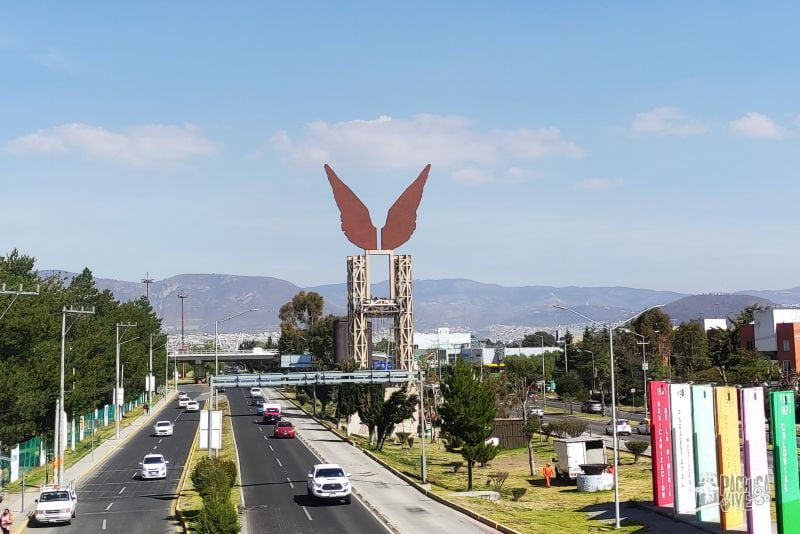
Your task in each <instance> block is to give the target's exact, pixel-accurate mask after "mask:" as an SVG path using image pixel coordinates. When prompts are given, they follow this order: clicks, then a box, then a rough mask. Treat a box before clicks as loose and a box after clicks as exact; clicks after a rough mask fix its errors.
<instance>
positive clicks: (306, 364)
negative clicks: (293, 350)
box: [281, 354, 311, 369]
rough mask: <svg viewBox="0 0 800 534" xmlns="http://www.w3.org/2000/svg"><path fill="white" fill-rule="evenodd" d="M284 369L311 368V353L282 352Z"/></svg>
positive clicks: (282, 366)
mask: <svg viewBox="0 0 800 534" xmlns="http://www.w3.org/2000/svg"><path fill="white" fill-rule="evenodd" d="M281 368H283V369H311V354H281Z"/></svg>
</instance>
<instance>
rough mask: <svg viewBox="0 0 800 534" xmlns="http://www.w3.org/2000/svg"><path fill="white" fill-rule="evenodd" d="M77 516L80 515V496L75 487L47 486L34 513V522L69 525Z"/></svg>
mask: <svg viewBox="0 0 800 534" xmlns="http://www.w3.org/2000/svg"><path fill="white" fill-rule="evenodd" d="M76 515H78V496H77V494H76V493H75V488H74V487H73V486H70V487H68V488H59V487H55V486H45V487H43V488H42V490H41V491H40V492H39V498H38V499H36V510H35V511H34V512H33V519H34V522H36V523H39V524H44V523H66V524H68V525H69V524H71V523H72V519H73V518H74V517H75V516H76Z"/></svg>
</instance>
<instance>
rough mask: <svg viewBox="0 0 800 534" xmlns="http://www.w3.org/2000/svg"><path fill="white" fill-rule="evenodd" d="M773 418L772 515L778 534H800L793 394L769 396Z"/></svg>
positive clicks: (787, 392)
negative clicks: (775, 515) (773, 484)
mask: <svg viewBox="0 0 800 534" xmlns="http://www.w3.org/2000/svg"><path fill="white" fill-rule="evenodd" d="M769 407H770V413H771V415H772V417H771V421H772V423H771V424H770V429H769V430H770V436H771V437H772V466H773V469H774V473H773V475H774V478H775V499H776V503H775V512H776V514H777V516H778V534H794V533H796V532H800V480H798V472H797V439H796V437H795V426H794V421H795V419H794V391H773V392H772V393H770V395H769Z"/></svg>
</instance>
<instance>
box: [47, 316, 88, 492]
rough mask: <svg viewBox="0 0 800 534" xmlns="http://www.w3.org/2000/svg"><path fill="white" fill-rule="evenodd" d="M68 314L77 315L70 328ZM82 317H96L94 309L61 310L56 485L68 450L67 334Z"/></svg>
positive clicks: (60, 480) (62, 475) (60, 481)
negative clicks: (63, 415)
mask: <svg viewBox="0 0 800 534" xmlns="http://www.w3.org/2000/svg"><path fill="white" fill-rule="evenodd" d="M68 313H74V314H75V315H77V317H75V319H74V320H73V321H72V323H70V325H69V327H67V314H68ZM81 315H94V308H92V309H89V310H85V309H83V308H80V309H76V308H74V307H72V306H64V307H63V308H62V309H61V373H60V374H61V382H60V386H59V388H58V409H57V412H58V413H57V414H56V428H55V430H56V437H55V438H56V439H55V440H54V441H55V446H56V465H57V466H58V470H57V472H56V473H55V480H56V484H63V483H64V451H65V450H66V449H67V444H66V443H65V441H64V439H63V438H64V433H65V432H64V431H65V429H64V428H62V427H61V426H62V425H63V424H64V423H65V421H64V418H63V417H62V414H63V413H64V412H65V411H66V409H65V407H64V360H65V359H66V358H65V352H66V351H65V348H66V340H67V332H69V331H70V330H71V329H72V326H73V325H74V324H75V322H76V321H77V320H78V319H80V318H81Z"/></svg>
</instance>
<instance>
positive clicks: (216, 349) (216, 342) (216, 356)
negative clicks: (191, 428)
mask: <svg viewBox="0 0 800 534" xmlns="http://www.w3.org/2000/svg"><path fill="white" fill-rule="evenodd" d="M258 310H259V309H258V308H250V309H249V310H245V311H243V312H239V313H236V314H233V315H231V316H230V317H226V318H224V319H220V320H217V321H214V375H213V376H217V370H218V369H219V325H220V323H224V322H225V321H230V320H231V319H235V318H237V317H240V316H242V315H244V314H246V313H250V312H254V311H258ZM211 382H212V380H210V379H209V381H208V401H206V406H207V407H208V457H209V458H211V399H214V409H215V410H216V409H217V397H216V396H215V395H214V389H213V386H212V384H211Z"/></svg>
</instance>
